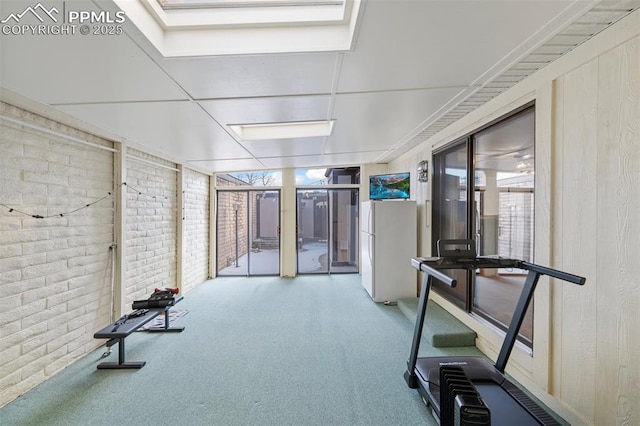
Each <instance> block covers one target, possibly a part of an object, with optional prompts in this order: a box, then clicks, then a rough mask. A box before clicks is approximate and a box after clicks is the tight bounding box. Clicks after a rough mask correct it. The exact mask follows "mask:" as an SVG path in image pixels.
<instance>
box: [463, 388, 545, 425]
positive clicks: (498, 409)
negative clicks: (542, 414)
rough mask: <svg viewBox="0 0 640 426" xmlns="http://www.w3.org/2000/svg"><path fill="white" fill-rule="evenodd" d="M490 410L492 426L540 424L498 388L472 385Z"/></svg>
mask: <svg viewBox="0 0 640 426" xmlns="http://www.w3.org/2000/svg"><path fill="white" fill-rule="evenodd" d="M474 386H475V387H476V389H477V390H478V392H479V393H480V396H482V399H483V400H484V402H485V404H487V407H489V409H490V410H491V425H492V426H513V425H518V426H529V425H532V426H539V425H540V423H538V421H537V420H536V419H535V418H534V417H533V416H532V415H531V414H529V413H528V412H527V410H525V409H524V408H522V406H521V405H520V404H518V402H517V401H516V400H514V399H513V398H512V397H511V395H509V393H508V392H506V391H505V390H504V389H502V388H501V387H500V386H495V385H489V384H482V383H474Z"/></svg>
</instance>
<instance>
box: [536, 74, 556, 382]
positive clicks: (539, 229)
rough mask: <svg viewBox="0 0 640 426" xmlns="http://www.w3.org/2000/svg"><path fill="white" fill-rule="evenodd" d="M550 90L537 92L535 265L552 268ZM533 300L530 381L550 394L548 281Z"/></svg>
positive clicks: (550, 85)
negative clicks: (531, 377) (531, 379)
mask: <svg viewBox="0 0 640 426" xmlns="http://www.w3.org/2000/svg"><path fill="white" fill-rule="evenodd" d="M553 90H554V87H553V82H552V81H548V82H545V83H544V84H542V85H541V87H540V88H538V90H537V92H536V110H535V117H536V119H535V136H536V139H535V153H536V155H535V172H536V174H535V215H534V218H535V234H534V238H535V240H534V250H535V251H534V262H535V263H539V264H541V265H551V247H550V245H549V241H551V195H552V182H551V179H552V148H553V147H552V142H553V101H554V99H553ZM543 278H544V277H543ZM534 297H535V298H534V305H533V306H534V312H533V330H534V333H533V347H534V348H535V351H534V353H533V371H532V373H533V380H534V381H535V382H536V383H537V384H538V386H540V387H541V388H542V389H544V390H545V391H546V392H549V393H550V390H551V389H550V373H551V371H550V370H551V369H550V365H549V364H550V361H551V359H550V357H551V347H550V346H551V340H550V333H551V330H550V325H551V307H550V303H551V288H550V285H549V280H548V279H546V278H544V279H541V280H540V282H539V284H538V287H537V288H536V293H535V296H534Z"/></svg>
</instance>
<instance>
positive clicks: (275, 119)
mask: <svg viewBox="0 0 640 426" xmlns="http://www.w3.org/2000/svg"><path fill="white" fill-rule="evenodd" d="M124 1H126V2H128V3H129V4H130V5H132V6H133V7H137V8H138V10H139V12H140V14H141V15H140V16H143V15H144V14H145V13H147V14H148V15H149V16H147V17H146V18H144V19H142V18H139V17H138V16H137V15H136V16H135V19H134V12H127V14H128V15H127V19H126V21H125V22H124V23H123V30H124V32H123V33H122V34H119V35H92V34H90V35H86V36H83V35H80V34H74V35H67V36H63V35H58V36H54V35H49V36H43V35H40V36H39V35H35V36H34V35H28V34H27V35H13V34H3V35H1V36H0V37H1V38H0V86H1V87H2V89H3V90H5V89H6V90H8V91H11V92H14V93H17V94H19V95H21V96H24V97H26V98H29V99H32V100H34V101H36V102H39V103H42V104H45V105H48V106H51V107H53V108H55V109H57V110H59V111H61V112H63V113H66V114H68V115H70V116H73V117H75V118H76V119H78V120H80V121H82V122H84V123H87V124H88V125H90V126H91V127H92V128H99V129H103V130H104V131H105V132H108V133H109V134H113V135H117V136H118V138H120V140H125V141H128V142H129V143H130V144H131V145H132V146H135V147H138V148H142V149H145V150H147V151H148V152H150V153H153V154H156V155H160V156H162V157H164V158H166V159H169V160H171V161H175V162H177V163H182V164H185V165H187V166H191V167H194V168H196V169H198V170H201V171H204V172H207V173H216V172H228V171H241V170H258V169H276V168H282V167H301V168H302V167H330V166H343V165H354V164H363V163H375V162H381V163H386V162H389V161H391V160H393V159H394V158H397V157H398V156H399V155H401V154H403V153H405V152H407V151H408V150H409V149H411V148H413V147H414V146H416V145H418V144H419V143H420V142H422V141H424V140H426V139H427V138H428V137H430V136H432V135H434V134H435V133H437V132H438V131H440V130H441V129H443V128H444V127H446V126H448V125H449V124H451V123H453V122H454V121H455V120H457V119H459V118H460V117H462V116H464V115H465V114H467V113H468V112H469V111H471V110H473V109H474V108H477V107H478V106H479V105H482V104H483V103H484V102H486V101H487V100H489V99H491V98H492V97H495V96H497V95H498V94H499V93H501V92H503V91H504V90H507V89H508V87H511V86H512V85H514V84H516V83H517V82H518V81H520V80H522V79H524V78H526V77H527V76H528V75H531V74H532V73H534V72H536V71H537V70H539V69H540V68H542V67H544V66H545V65H546V64H548V63H549V62H551V61H553V60H555V59H557V58H558V57H560V56H561V55H563V54H564V53H566V52H568V51H569V50H571V49H573V48H574V47H575V46H576V45H578V44H580V43H582V42H584V41H585V40H586V39H588V38H590V37H592V36H593V35H594V34H596V33H598V32H599V31H601V30H603V29H604V28H606V27H607V26H608V25H610V24H612V23H613V22H615V21H617V20H618V19H620V18H622V17H623V16H625V15H626V14H628V13H630V12H631V11H632V10H633V9H635V8H638V7H639V6H640V1H639V0H622V1H618V0H611V1H609V0H606V1H584V0H579V1H574V0H549V1H544V0H518V1H515V0H514V1H491V0H469V1H464V0H456V1H435V0H362V1H354V0H347V2H346V3H348V5H349V8H348V9H349V11H351V12H353V11H355V12H354V18H355V19H356V20H355V21H349V20H348V19H347V18H348V16H346V15H345V17H344V19H342V20H336V22H333V23H330V24H326V23H322V24H319V23H308V22H307V23H305V22H287V23H285V24H284V27H285V30H286V31H289V29H290V28H291V27H295V28H296V31H303V30H304V29H305V28H306V27H308V28H309V29H311V30H317V29H318V27H322V26H324V25H330V26H334V27H335V28H332V30H336V29H338V31H336V33H337V32H342V33H343V35H345V37H347V38H346V40H348V42H347V44H346V45H344V40H343V41H341V42H340V43H343V44H342V45H341V44H340V43H338V44H336V45H333V47H330V46H329V47H328V44H327V43H328V40H326V39H325V40H323V41H322V42H320V41H318V40H316V41H308V42H306V44H305V46H304V47H300V43H298V44H296V43H293V42H292V43H287V38H286V37H284V38H283V37H281V36H279V37H276V38H273V40H274V41H273V42H271V41H270V40H271V39H269V34H270V33H273V32H274V31H276V30H275V29H274V25H275V24H265V23H261V24H256V25H253V26H252V25H249V24H246V23H244V24H242V25H223V24H220V23H217V24H212V25H209V26H206V25H205V27H204V28H203V27H200V28H198V29H189V28H186V29H185V28H184V26H183V27H181V29H180V31H182V32H183V34H184V33H185V32H186V33H188V32H189V31H193V32H198V33H199V34H200V35H199V37H203V34H204V33H203V31H204V32H206V31H208V30H212V31H213V30H215V34H216V37H226V36H227V35H228V36H229V37H239V38H242V39H243V40H244V43H245V46H252V45H258V44H260V45H261V46H263V47H261V49H264V46H267V47H268V46H273V50H274V52H267V51H264V52H261V53H255V52H250V53H239V51H235V52H232V53H228V52H227V53H217V54H199V53H198V54H195V56H194V55H189V54H186V55H176V51H175V49H174V48H171V49H173V50H171V49H168V50H167V49H165V51H163V49H164V48H163V47H162V46H160V47H159V44H158V42H157V40H158V37H159V34H160V35H162V34H163V31H165V32H168V31H169V29H167V28H164V29H163V28H162V24H159V23H158V22H155V23H153V24H151V19H152V13H151V12H149V10H150V7H149V3H148V2H150V1H155V0H117V1H111V0H101V1H83V0H76V1H64V2H63V1H41V2H40V3H41V4H42V5H43V6H44V7H45V8H51V7H58V8H60V9H62V8H63V7H64V8H65V10H93V11H96V12H99V11H106V12H110V13H112V14H114V13H115V12H116V11H118V10H119V9H120V8H119V5H120V6H121V5H122V4H123V2H124ZM36 3H37V2H33V4H32V3H30V2H28V1H19V2H12V1H5V0H3V1H2V2H1V3H0V20H4V19H6V18H7V17H8V16H9V14H10V13H20V12H22V11H23V10H24V9H25V5H27V6H28V5H31V6H35V4H36ZM235 3H241V2H235ZM271 3H277V1H276V2H274V1H272V2H271ZM289 3H295V2H289ZM318 3H323V2H318ZM325 3H332V7H334V6H335V4H333V3H342V2H325ZM145 4H146V6H145ZM274 7H280V6H274ZM145 11H146V12H145ZM167 12H170V11H167ZM136 13H137V12H136ZM207 13H208V14H215V13H216V9H215V8H213V9H208V12H207ZM254 13H255V11H254ZM23 19H27V17H24V18H23ZM145 19H147V21H145ZM134 21H135V22H134ZM203 25H204V24H203ZM149 28H152V31H154V32H155V34H156V35H155V36H153V35H152V36H149V35H148V34H145V31H149ZM153 28H155V29H153ZM347 31H351V33H350V34H347ZM285 33H286V32H285ZM232 34H233V35H232ZM287 34H288V33H287ZM300 34H302V32H300ZM154 37H156V40H155V42H154V40H153V38H154ZM314 37H315V36H314ZM283 40H284V42H285V45H282V44H280V43H282V42H283ZM309 40H311V39H309ZM298 41H300V40H298ZM215 44H217V45H220V44H224V43H221V40H220V39H216V41H215ZM237 46H240V45H239V44H238V45H237ZM237 46H236V48H237ZM165 47H166V46H165ZM287 49H289V51H285V50H287ZM170 51H171V52H170ZM327 120H334V125H333V129H332V133H331V135H330V136H323V137H300V138H295V137H293V138H287V139H269V140H242V139H241V138H240V136H238V134H237V133H236V132H234V131H233V130H232V129H231V127H230V126H231V125H238V124H244V125H249V124H267V123H289V122H308V121H327Z"/></svg>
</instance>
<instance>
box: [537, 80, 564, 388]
mask: <svg viewBox="0 0 640 426" xmlns="http://www.w3.org/2000/svg"><path fill="white" fill-rule="evenodd" d="M553 87H554V90H553V105H554V107H553V124H552V127H553V141H552V145H551V172H550V173H552V174H551V177H550V182H549V184H550V187H551V201H550V204H551V205H550V209H551V213H550V215H551V235H550V236H549V239H548V240H547V241H542V244H549V246H550V250H551V253H550V254H551V266H552V267H556V268H557V267H559V265H560V264H562V255H561V254H562V250H561V248H560V247H561V245H562V238H561V235H560V234H559V231H558V229H561V225H562V222H561V218H562V206H563V203H562V196H563V192H562V191H561V190H560V189H559V188H560V187H561V183H562V177H563V168H562V160H563V156H562V146H563V143H562V142H563V140H564V80H563V79H562V78H559V79H557V80H555V81H554V83H553ZM537 164H538V153H536V168H537ZM537 175H538V173H537V172H536V179H538V176H537ZM536 184H537V181H536ZM540 189H542V190H544V187H541V188H539V189H537V190H536V197H537V196H538V192H539V191H540ZM537 211H538V210H536V214H537ZM536 220H537V219H536ZM556 222H559V223H560V226H559V225H557V223H556ZM536 231H537V229H536ZM537 237H538V232H536V239H537ZM537 249H538V248H537V247H536V250H537ZM549 288H550V291H551V295H550V296H551V301H550V303H551V329H550V338H551V343H550V348H549V350H550V351H551V354H550V359H551V365H550V368H551V372H550V377H549V381H550V384H549V386H550V389H549V393H551V394H553V395H556V394H558V392H559V389H560V384H561V383H562V357H561V348H560V347H559V345H557V344H556V342H561V341H562V328H561V321H562V291H561V289H560V288H559V287H558V286H553V285H550V286H549Z"/></svg>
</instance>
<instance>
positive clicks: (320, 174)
mask: <svg viewBox="0 0 640 426" xmlns="http://www.w3.org/2000/svg"><path fill="white" fill-rule="evenodd" d="M359 183H360V167H335V168H330V169H297V170H296V185H297V186H311V185H358V184H359Z"/></svg>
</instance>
